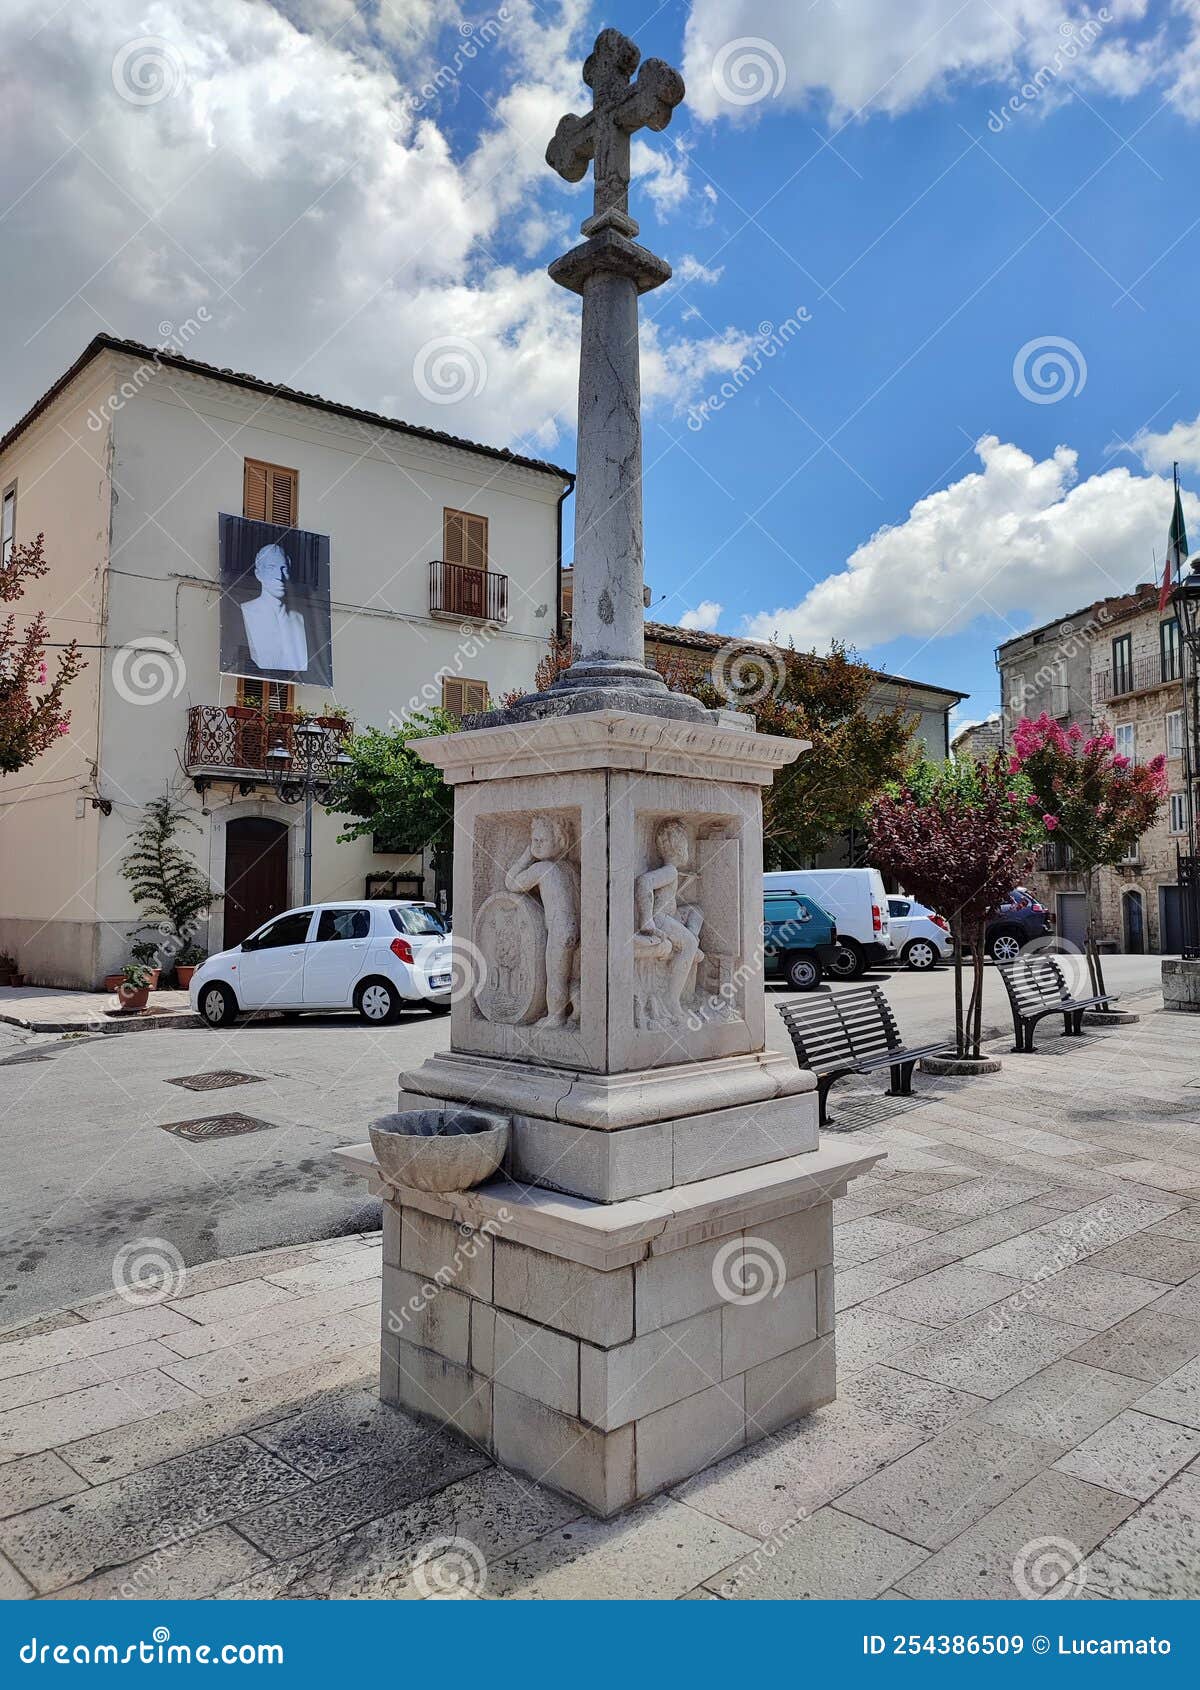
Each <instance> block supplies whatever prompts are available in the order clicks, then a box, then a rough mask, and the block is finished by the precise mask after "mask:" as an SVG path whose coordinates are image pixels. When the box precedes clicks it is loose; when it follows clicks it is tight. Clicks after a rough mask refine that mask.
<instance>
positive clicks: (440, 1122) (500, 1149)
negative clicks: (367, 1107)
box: [369, 1108, 508, 1191]
mask: <svg viewBox="0 0 1200 1690" xmlns="http://www.w3.org/2000/svg"><path fill="white" fill-rule="evenodd" d="M369 1131H370V1134H371V1148H372V1150H374V1152H375V1159H376V1161H377V1162H378V1163H379V1167H380V1170H381V1172H382V1173H383V1175H384V1177H385V1178H386V1179H388V1180H391V1181H392V1182H393V1183H394V1184H396V1185H412V1186H416V1188H417V1190H418V1191H466V1190H467V1189H468V1188H469V1187H470V1186H473V1185H482V1184H483V1182H484V1180H485V1179H490V1178H491V1177H492V1175H493V1174H494V1173H495V1171H496V1169H497V1168H498V1167H499V1166H500V1163H501V1161H502V1160H503V1158H504V1152H505V1150H506V1149H507V1147H508V1120H507V1117H506V1116H504V1115H488V1114H485V1113H484V1111H483V1110H482V1109H466V1108H458V1109H455V1108H448V1109H405V1110H402V1111H401V1112H400V1113H399V1114H398V1115H382V1116H381V1117H380V1118H379V1120H378V1121H372V1122H371V1126H370V1129H369Z"/></svg>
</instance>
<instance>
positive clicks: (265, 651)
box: [220, 515, 333, 687]
mask: <svg viewBox="0 0 1200 1690" xmlns="http://www.w3.org/2000/svg"><path fill="white" fill-rule="evenodd" d="M220 539H221V669H222V671H223V672H224V673H225V674H227V675H247V676H251V677H257V676H264V677H267V678H269V679H271V680H276V681H291V682H293V683H300V684H303V683H308V684H311V685H314V686H326V687H328V686H332V685H333V661H332V653H331V650H330V593H329V539H328V536H327V535H324V534H310V533H308V532H307V531H306V530H303V529H298V528H281V527H279V526H278V525H277V524H275V523H271V522H254V521H251V520H250V519H249V518H248V517H241V516H226V515H222V516H221V519H220Z"/></svg>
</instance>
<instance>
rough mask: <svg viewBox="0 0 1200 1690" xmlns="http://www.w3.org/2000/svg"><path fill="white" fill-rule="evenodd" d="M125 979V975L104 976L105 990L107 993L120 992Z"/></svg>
mask: <svg viewBox="0 0 1200 1690" xmlns="http://www.w3.org/2000/svg"><path fill="white" fill-rule="evenodd" d="M124 979H125V976H124V975H123V974H106V975H105V976H104V990H105V991H106V992H119V991H120V990H121V985H122V982H123V981H124Z"/></svg>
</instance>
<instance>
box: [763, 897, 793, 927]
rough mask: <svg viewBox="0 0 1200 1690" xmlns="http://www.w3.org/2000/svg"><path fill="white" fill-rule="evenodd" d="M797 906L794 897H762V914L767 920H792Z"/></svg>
mask: <svg viewBox="0 0 1200 1690" xmlns="http://www.w3.org/2000/svg"><path fill="white" fill-rule="evenodd" d="M798 908H799V906H798V905H797V903H796V900H795V898H764V899H763V915H764V916H765V918H766V919H767V920H768V921H793V920H795V918H796V913H797V910H798Z"/></svg>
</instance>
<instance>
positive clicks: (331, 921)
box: [317, 910, 371, 940]
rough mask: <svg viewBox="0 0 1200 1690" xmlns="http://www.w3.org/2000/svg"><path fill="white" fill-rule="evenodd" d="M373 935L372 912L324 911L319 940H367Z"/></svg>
mask: <svg viewBox="0 0 1200 1690" xmlns="http://www.w3.org/2000/svg"><path fill="white" fill-rule="evenodd" d="M370 934H371V912H370V910H322V911H321V919H320V921H318V923H317V938H318V939H320V940H324V939H367V938H369V937H370Z"/></svg>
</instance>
